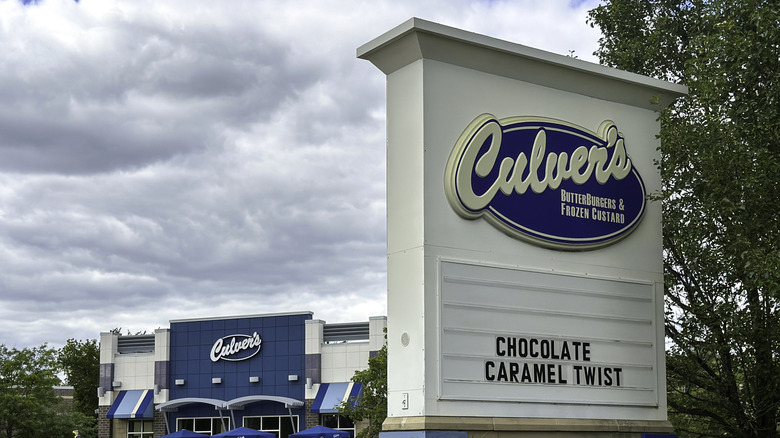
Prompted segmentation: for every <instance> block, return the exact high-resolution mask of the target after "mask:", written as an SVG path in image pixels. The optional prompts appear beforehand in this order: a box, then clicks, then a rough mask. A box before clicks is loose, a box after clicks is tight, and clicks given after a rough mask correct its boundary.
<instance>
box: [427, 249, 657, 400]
mask: <svg viewBox="0 0 780 438" xmlns="http://www.w3.org/2000/svg"><path fill="white" fill-rule="evenodd" d="M441 275H442V277H441V310H440V311H441V372H440V378H441V385H440V388H441V395H440V398H441V399H443V400H471V401H485V400H490V401H496V402H498V401H501V402H527V403H550V404H583V405H635V406H653V407H654V406H657V405H658V389H657V385H656V382H657V373H658V370H657V368H656V366H655V363H656V348H657V345H656V342H655V340H656V326H655V320H656V308H657V302H656V299H655V295H656V294H655V285H654V284H652V283H647V282H639V281H625V280H621V281H616V280H611V279H602V278H592V277H583V276H578V275H564V274H558V273H552V272H542V271H529V270H519V269H507V268H498V267H487V266H480V265H473V264H464V263H455V262H447V261H443V262H442V263H441Z"/></svg>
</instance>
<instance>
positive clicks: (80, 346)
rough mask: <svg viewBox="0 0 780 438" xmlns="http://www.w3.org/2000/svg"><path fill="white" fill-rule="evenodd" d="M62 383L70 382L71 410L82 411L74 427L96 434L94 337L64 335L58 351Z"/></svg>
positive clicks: (84, 434) (86, 436)
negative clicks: (67, 336)
mask: <svg viewBox="0 0 780 438" xmlns="http://www.w3.org/2000/svg"><path fill="white" fill-rule="evenodd" d="M59 360H60V364H61V365H62V369H63V370H64V371H65V377H66V383H67V384H68V385H70V386H73V410H74V411H75V412H78V413H80V414H82V416H83V418H82V419H81V420H80V423H81V425H80V427H78V428H77V429H78V430H79V432H80V435H81V436H82V437H83V438H90V437H94V436H97V418H96V416H95V410H97V408H98V398H97V392H96V388H97V387H98V386H99V385H100V382H99V380H100V347H99V346H98V343H97V341H96V340H94V339H89V340H86V341H79V340H76V339H68V341H67V342H66V343H65V346H64V347H62V349H61V350H60V353H59Z"/></svg>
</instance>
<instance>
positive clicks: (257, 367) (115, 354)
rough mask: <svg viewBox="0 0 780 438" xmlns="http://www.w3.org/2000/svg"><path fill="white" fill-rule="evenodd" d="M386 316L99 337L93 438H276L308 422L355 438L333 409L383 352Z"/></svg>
mask: <svg viewBox="0 0 780 438" xmlns="http://www.w3.org/2000/svg"><path fill="white" fill-rule="evenodd" d="M386 326H387V318H386V317H384V316H380V317H371V318H369V320H368V321H365V322H356V323H338V324H326V323H325V321H322V320H317V319H313V313H312V312H293V313H276V314H263V315H246V316H231V317H215V318H199V319H186V320H175V321H171V322H170V328H161V329H157V330H155V331H154V333H153V334H141V335H122V334H120V333H115V332H106V333H101V335H100V386H99V387H98V397H99V417H98V436H99V438H120V437H121V438H125V437H127V438H152V437H160V436H162V435H165V434H167V433H171V432H174V431H177V430H180V429H188V430H192V431H196V432H200V433H205V434H208V435H212V434H216V433H219V432H223V431H225V430H230V429H233V428H236V427H241V426H244V427H250V428H253V429H258V430H265V431H269V432H274V433H276V434H277V436H278V437H280V438H285V437H286V436H287V435H289V434H291V433H294V432H296V431H299V430H302V429H306V428H309V427H312V426H315V425H318V424H321V425H325V426H328V427H332V428H336V429H342V430H349V431H351V432H353V434H354V432H356V430H360V428H361V425H360V424H357V425H355V424H352V423H351V422H350V421H349V420H348V419H347V418H343V417H341V416H339V415H338V410H337V409H336V407H337V406H338V405H340V404H341V403H342V402H344V401H346V402H349V403H353V402H356V401H358V400H359V397H360V395H361V392H362V387H361V385H360V384H358V383H352V382H351V381H350V379H351V377H352V376H353V375H354V373H355V371H357V370H362V369H366V368H367V367H368V359H369V357H371V356H373V355H375V354H377V352H378V351H379V350H380V349H381V348H382V346H384V345H385V335H384V330H385V327H386Z"/></svg>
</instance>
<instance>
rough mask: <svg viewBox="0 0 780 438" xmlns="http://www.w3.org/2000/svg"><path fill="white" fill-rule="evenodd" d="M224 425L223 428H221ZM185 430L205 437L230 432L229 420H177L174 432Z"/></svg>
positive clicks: (215, 418)
mask: <svg viewBox="0 0 780 438" xmlns="http://www.w3.org/2000/svg"><path fill="white" fill-rule="evenodd" d="M223 423H224V426H223ZM182 429H187V430H191V431H193V432H198V433H203V434H206V435H216V434H218V433H222V432H227V431H229V430H230V418H225V417H223V418H220V417H205V418H204V417H202V418H177V419H176V430H182Z"/></svg>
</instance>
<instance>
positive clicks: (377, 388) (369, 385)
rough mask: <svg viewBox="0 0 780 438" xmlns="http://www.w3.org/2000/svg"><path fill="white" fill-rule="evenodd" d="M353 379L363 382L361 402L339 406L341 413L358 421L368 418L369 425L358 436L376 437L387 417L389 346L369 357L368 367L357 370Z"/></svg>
mask: <svg viewBox="0 0 780 438" xmlns="http://www.w3.org/2000/svg"><path fill="white" fill-rule="evenodd" d="M352 381H353V382H355V383H362V384H363V395H362V396H361V397H360V400H359V403H356V404H354V405H350V404H349V403H344V404H342V405H341V406H339V413H340V414H341V415H345V416H347V417H349V418H350V419H351V420H352V421H354V422H358V421H363V420H368V427H366V428H364V429H362V430H360V432H358V434H357V436H356V438H376V437H378V436H379V432H381V431H382V423H383V422H384V421H385V418H387V346H386V345H385V346H383V347H382V349H381V350H379V352H378V353H377V355H376V356H374V357H372V358H369V359H368V368H367V369H365V370H358V371H355V375H354V376H352Z"/></svg>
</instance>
